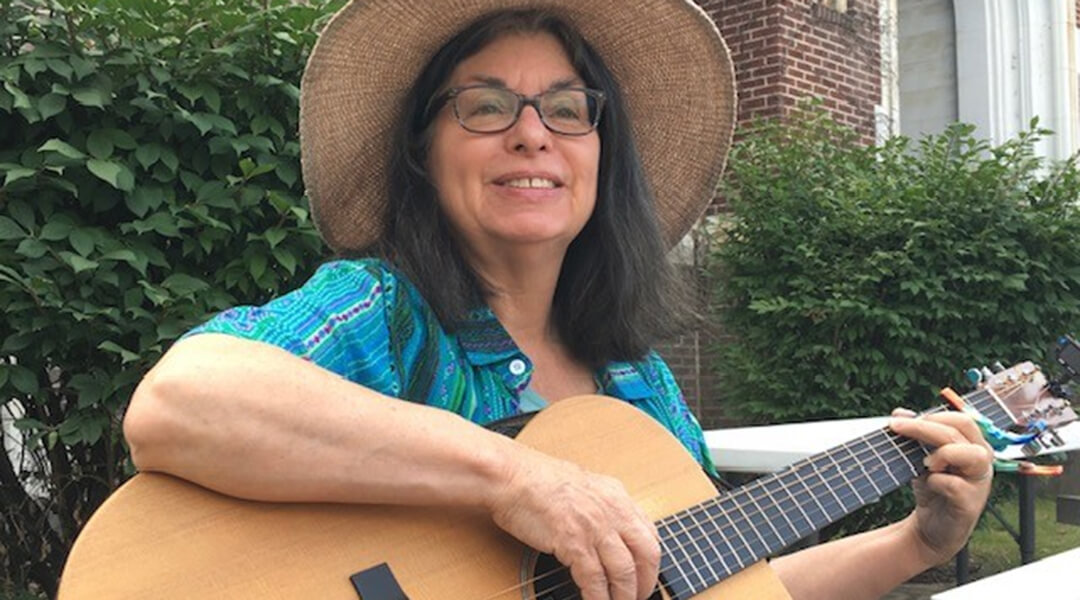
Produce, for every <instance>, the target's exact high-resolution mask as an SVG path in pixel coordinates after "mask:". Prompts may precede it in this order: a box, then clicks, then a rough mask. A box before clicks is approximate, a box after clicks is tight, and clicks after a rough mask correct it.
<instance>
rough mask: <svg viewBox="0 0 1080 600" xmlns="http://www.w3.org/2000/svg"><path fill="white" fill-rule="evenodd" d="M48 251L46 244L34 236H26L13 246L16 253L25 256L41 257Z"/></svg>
mask: <svg viewBox="0 0 1080 600" xmlns="http://www.w3.org/2000/svg"><path fill="white" fill-rule="evenodd" d="M48 251H49V247H48V246H46V245H45V244H43V243H41V241H40V240H36V239H34V238H26V239H25V240H23V241H21V242H19V246H18V247H17V248H15V253H16V254H19V255H22V256H25V257H26V258H41V257H42V256H45V253H46V252H48Z"/></svg>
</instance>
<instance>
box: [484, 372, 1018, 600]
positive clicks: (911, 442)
mask: <svg viewBox="0 0 1080 600" xmlns="http://www.w3.org/2000/svg"><path fill="white" fill-rule="evenodd" d="M1015 387H1016V389H1019V387H1020V386H1019V385H1017V386H1015ZM1011 393H1012V392H1010V391H1006V392H1005V394H1004V397H1007V396H1009V395H1011ZM976 395H980V396H985V397H984V398H982V399H976V400H973V401H972V402H971V403H972V404H974V405H978V404H979V403H984V402H985V401H987V400H988V401H989V406H988V407H986V408H989V407H993V406H994V405H996V404H997V400H996V399H995V398H994V397H993V396H992V395H990V394H984V393H983V392H982V390H980V391H979V392H973V393H971V394H969V396H976ZM986 408H983V409H982V410H984V411H985V410H986ZM944 410H946V407H945V406H939V407H936V408H934V409H931V410H929V411H926V412H925V413H923V414H933V413H936V412H941V411H944ZM887 431H888V430H887V429H880V430H875V431H872V432H868V433H867V434H864V435H863V436H860V437H859V438H856V440H852V441H850V442H847V443H846V444H845V446H846V445H849V444H853V443H855V442H857V441H860V440H865V438H867V437H868V436H872V435H878V434H880V433H883V432H887ZM901 444H903V445H907V446H908V448H907V450H913V449H915V448H916V447H918V446H919V445H920V444H919V443H918V442H916V441H915V440H913V439H911V438H904V439H903V440H902V441H901ZM889 445H892V446H894V447H895V448H896V449H899V450H901V452H905V451H906V450H904V449H901V448H900V445H899V444H896V443H895V438H888V437H887V438H886V440H885V443H882V444H878V446H879V447H887V446H889ZM849 453H850V452H849ZM813 464H814V463H813V462H812V461H811V460H810V459H803V460H800V461H798V462H796V463H794V464H792V465H791V466H789V467H788V469H794V468H797V465H802V466H806V465H810V466H813ZM867 464H868V463H864V462H859V461H858V460H857V458H856V463H855V465H856V466H858V467H860V468H862V472H863V474H864V475H867V476H868V475H869V474H870V473H874V472H876V471H878V470H880V469H882V468H887V467H888V466H890V465H889V463H884V462H882V461H878V462H876V463H872V464H873V465H874V467H873V468H871V469H870V470H869V471H867V470H866V469H865V467H866V465H867ZM909 464H910V463H909ZM788 469H785V471H787V470H788ZM841 474H843V473H842V472H841ZM770 479H772V478H770ZM837 479H838V478H837V477H832V478H831V479H823V480H822V482H821V484H820V485H815V486H813V487H806V489H805V491H804V492H799V493H800V494H802V493H811V495H812V492H813V490H814V488H816V487H821V485H824V486H827V485H828V483H829V482H830V481H836V480H837ZM893 479H894V481H895V477H893ZM869 481H870V482H871V483H872V482H873V479H872V478H869ZM780 482H781V485H782V486H783V484H784V482H783V481H782V480H781V481H780ZM760 483H761V482H760V480H759V481H755V482H753V484H748V485H747V486H744V487H743V488H740V491H742V490H749V489H750V488H751V487H763V486H762V485H759V484H760ZM897 483H898V484H899V482H897ZM875 487H876V486H875ZM764 491H765V493H766V495H767V496H769V498H770V499H773V498H772V496H771V493H770V492H769V490H768V489H765V490H764ZM785 491H786V492H787V493H788V496H789V497H790V498H791V499H792V501H793V502H794V503H796V506H798V504H797V501H798V499H797V498H796V497H795V495H794V494H792V493H791V491H790V490H789V489H785ZM852 491H855V490H854V489H853V490H852ZM746 495H750V494H746ZM855 496H856V497H859V495H858V493H857V492H856V493H855ZM751 498H752V496H751ZM715 500H716V498H713V499H710V500H707V501H705V502H703V503H702V505H704V504H707V503H710V502H715ZM773 500H774V502H775V499H773ZM860 500H861V498H860ZM699 506H701V505H699ZM840 506H841V508H843V504H840ZM695 508H696V507H695ZM690 510H691V511H692V510H693V509H690ZM721 510H722V507H721ZM845 510H846V509H845ZM681 512H690V511H681ZM678 514H680V513H676V515H678ZM705 514H706V515H707V516H708V517H709V519H710V521H712V522H713V524H714V525H715V520H713V519H712V515H711V514H710V513H708V511H705ZM744 514H745V513H744ZM804 514H805V513H804ZM676 515H672V516H669V517H667V518H665V519H662V520H661V521H659V522H658V524H660V523H663V521H670V520H672V519H674V518H675V517H676ZM822 515H823V516H825V517H826V518H828V519H831V518H832V517H831V516H830V515H829V514H828V513H827V512H825V511H823V512H822ZM789 523H790V521H789ZM741 524H749V525H750V526H751V528H755V526H754V524H753V522H752V521H751V520H750V518H749V517H747V519H745V520H743V521H734V520H730V519H729V525H730V526H731V527H732V528H735V527H737V526H738V525H741ZM807 525H812V521H811V520H810V519H809V518H808V519H807ZM736 531H737V530H736ZM755 531H756V529H755ZM792 532H793V533H796V534H797V533H798V532H797V531H796V529H795V528H794V527H792ZM740 537H741V536H740ZM703 538H705V539H708V538H709V536H708V534H705V535H702V536H700V537H699V538H691V540H692V541H693V540H695V539H697V540H699V539H703ZM665 539H666V540H674V541H675V542H676V543H679V542H678V540H677V539H676V538H675V537H670V538H663V536H661V543H663V541H664V540H665ZM759 539H761V540H762V542H763V543H764V539H763V538H760V535H759ZM777 541H780V542H782V539H780V538H777ZM710 545H711V543H710ZM764 546H765V547H766V548H767V547H768V544H764ZM728 547H729V548H731V549H732V554H733V555H734V557H735V558H736V560H738V561H739V563H740V564H742V560H741V558H740V557H739V556H738V553H737V551H736V549H735V548H734V547H732V546H731V544H730V543H728ZM679 549H681V550H683V554H684V556H686V558H687V559H692V558H701V557H703V556H705V553H704V552H700V553H695V554H693V555H691V554H689V553H687V552H686V549H685V548H684V547H683V546H682V545H681V544H680V545H679ZM714 549H715V546H714ZM738 549H741V550H744V551H745V550H749V552H750V556H751V557H753V553H754V549H753V547H752V546H751V545H750V544H748V543H747V544H743V545H739V546H738ZM706 558H707V557H706ZM690 564H691V565H692V564H693V563H692V561H691V563H690ZM743 566H745V565H743ZM566 569H567V567H558V568H555V569H553V570H551V571H548V572H546V573H544V574H541V575H539V576H536V577H533V578H531V579H529V580H527V581H525V582H523V583H522V584H520V585H518V586H515V587H512V588H509V589H507V590H505V591H502V592H498V593H497V594H495V595H493V596H490V597H489V598H498V597H499V596H503V595H505V594H507V593H515V592H517V591H518V590H520V589H521V588H522V587H525V586H526V585H529V584H532V583H535V582H536V581H538V580H539V579H543V578H545V577H549V576H551V575H552V574H555V573H557V572H559V571H564V570H566ZM681 571H682V570H681V569H680V572H681ZM733 573H734V572H732V574H733ZM695 574H698V578H699V579H701V580H702V582H703V583H704V579H703V578H702V577H701V575H700V573H697V572H696V568H695ZM669 581H670V583H671V584H675V583H686V584H687V587H688V588H690V589H691V590H692V589H693V586H692V585H690V583H689V577H685V578H683V579H679V578H675V579H671V580H669ZM572 583H573V581H572V580H570V581H565V582H563V583H562V584H559V585H556V586H555V587H553V588H549V589H546V590H541V591H539V592H537V595H542V594H545V593H551V592H553V591H555V590H557V589H559V588H562V587H565V586H566V585H569V584H572ZM485 600H488V599H485Z"/></svg>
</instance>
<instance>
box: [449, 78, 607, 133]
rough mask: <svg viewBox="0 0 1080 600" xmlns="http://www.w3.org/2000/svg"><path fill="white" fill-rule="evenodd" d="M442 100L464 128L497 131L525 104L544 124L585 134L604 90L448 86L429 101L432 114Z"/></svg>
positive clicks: (593, 125)
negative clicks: (533, 91)
mask: <svg viewBox="0 0 1080 600" xmlns="http://www.w3.org/2000/svg"><path fill="white" fill-rule="evenodd" d="M446 102H451V103H452V104H453V106H454V116H455V117H457V120H458V123H460V124H461V126H462V127H463V128H465V130H466V131H471V132H473V133H500V132H503V131H506V130H507V129H510V128H511V127H513V126H514V124H515V123H517V121H518V119H519V118H520V117H521V113H522V111H523V110H525V107H526V106H532V107H533V108H535V109H536V112H537V113H538V114H539V115H540V121H541V122H542V123H543V124H544V126H545V127H547V128H548V129H550V130H551V131H553V132H555V133H560V134H562V135H585V134H587V133H589V132H591V131H592V130H593V129H596V125H597V123H599V122H600V111H601V110H602V109H603V108H604V93H603V92H601V91H599V90H591V89H587V88H559V89H554V90H548V91H546V92H544V93H542V94H538V95H536V96H523V95H521V94H519V93H517V92H515V91H513V90H508V89H506V88H503V87H495V86H490V85H470V86H465V87H458V88H451V89H450V90H447V91H446V92H445V93H443V94H440V95H439V96H437V97H436V98H434V99H433V100H432V102H431V107H430V109H429V114H434V113H435V112H437V111H438V110H440V109H441V108H442V105H443V104H445V103H446Z"/></svg>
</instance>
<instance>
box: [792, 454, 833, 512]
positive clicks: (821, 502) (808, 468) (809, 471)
mask: <svg viewBox="0 0 1080 600" xmlns="http://www.w3.org/2000/svg"><path fill="white" fill-rule="evenodd" d="M793 472H794V473H795V477H797V478H798V479H799V480H800V481H801V482H802V484H803V487H805V488H806V490H807V493H808V494H809V496H810V499H811V500H813V501H814V504H816V505H817V506H818V508H819V509H821V513H822V515H824V516H825V519H824V520H822V521H821V522H818V523H815V524H814V528H815V529H818V528H821V527H824V526H825V525H828V524H829V523H831V522H832V521H833V520H834V519H835V518H836V517H839V516H842V515H843V514H844V513H843V507H842V506H840V505H839V503H837V504H836V505H835V506H836V507H837V508H839V509H840V511H839V512H837V513H836V516H834V515H833V513H832V512H830V511H829V509H828V508H826V504H830V502H829V496H828V495H824V496H819V495H818V494H815V493H814V488H815V487H816V486H815V485H813V479H815V477H814V475H816V471H814V468H813V466H812V465H810V463H808V462H804V463H803V464H800V465H799V466H798V468H796V469H795V470H794V471H793ZM804 472H805V475H806V476H805V477H804ZM808 479H809V480H810V482H811V483H807V480H808Z"/></svg>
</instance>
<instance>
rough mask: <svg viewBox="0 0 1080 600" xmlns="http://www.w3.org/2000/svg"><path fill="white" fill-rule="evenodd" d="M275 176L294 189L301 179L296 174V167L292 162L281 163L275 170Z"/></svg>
mask: <svg viewBox="0 0 1080 600" xmlns="http://www.w3.org/2000/svg"><path fill="white" fill-rule="evenodd" d="M274 174H276V175H277V176H278V179H280V180H281V181H282V183H284V184H285V185H287V186H289V187H292V186H293V184H294V183H296V180H297V179H298V178H299V175H298V173H297V172H296V166H295V165H293V164H292V163H290V162H279V163H278V164H277V168H275V169H274Z"/></svg>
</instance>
